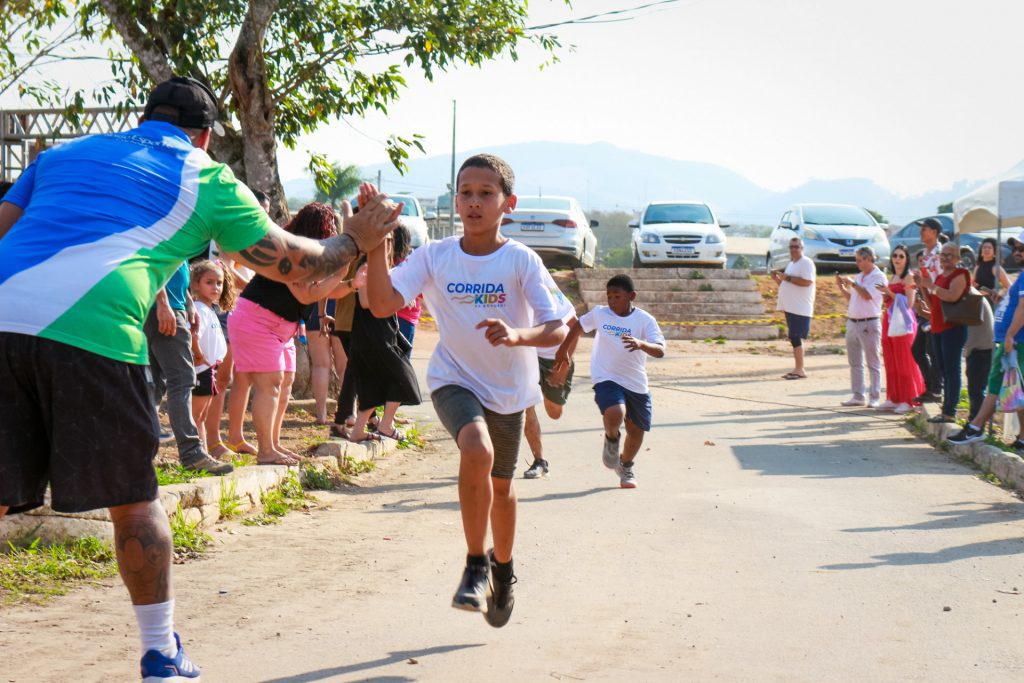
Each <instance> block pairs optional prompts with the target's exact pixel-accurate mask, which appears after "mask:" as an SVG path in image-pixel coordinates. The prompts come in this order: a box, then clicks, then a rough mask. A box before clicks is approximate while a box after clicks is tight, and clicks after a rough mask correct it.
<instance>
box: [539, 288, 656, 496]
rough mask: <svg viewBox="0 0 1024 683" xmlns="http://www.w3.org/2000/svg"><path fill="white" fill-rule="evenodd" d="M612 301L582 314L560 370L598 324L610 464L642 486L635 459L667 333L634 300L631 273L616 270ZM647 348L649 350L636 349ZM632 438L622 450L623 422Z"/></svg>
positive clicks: (599, 381) (596, 374)
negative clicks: (650, 372)
mask: <svg viewBox="0 0 1024 683" xmlns="http://www.w3.org/2000/svg"><path fill="white" fill-rule="evenodd" d="M605 290H606V295H607V297H608V305H607V306H597V307H595V308H594V309H593V310H592V311H590V312H589V313H585V314H583V315H582V316H580V319H579V320H577V321H576V322H575V323H574V324H573V326H572V328H571V329H570V330H569V334H568V336H567V337H566V338H565V341H564V342H562V346H561V348H559V349H558V353H557V354H556V355H555V371H556V372H558V373H559V376H560V373H562V372H564V371H565V369H566V368H568V365H569V362H570V361H571V360H572V357H571V355H570V354H571V353H572V350H574V349H575V348H576V341H577V340H578V339H579V336H580V335H581V334H583V333H584V332H591V331H594V330H597V335H596V337H595V338H594V347H593V349H592V350H591V352H590V378H591V382H592V383H593V385H594V401H596V402H597V407H598V408H599V409H600V410H601V415H603V416H604V449H603V452H602V456H601V457H602V460H603V461H604V466H605V467H607V468H608V469H613V470H615V471H616V472H617V473H618V475H619V486H621V487H622V488H624V489H632V488H636V475H635V474H634V472H633V461H634V460H635V459H636V454H637V452H638V451H639V450H640V446H641V445H642V444H643V442H644V432H649V431H651V394H650V392H649V390H648V387H647V367H646V366H647V356H653V357H655V358H662V357H664V355H665V336H664V335H663V334H662V333H661V328H659V327H658V321H657V320H655V319H654V316H652V315H651V314H650V313H648V312H647V311H644V310H642V309H639V308H637V307H635V306H634V305H633V301H634V300H635V299H636V287H635V286H634V285H633V279H632V278H630V277H629V276H628V275H615V276H614V277H612V278H611V279H610V280H608V284H606V285H605ZM637 351H642V352H643V353H636V352H637ZM623 423H625V426H626V442H625V444H623V446H622V453H621V455H620V453H619V441H620V438H621V435H622V432H621V427H622V425H623Z"/></svg>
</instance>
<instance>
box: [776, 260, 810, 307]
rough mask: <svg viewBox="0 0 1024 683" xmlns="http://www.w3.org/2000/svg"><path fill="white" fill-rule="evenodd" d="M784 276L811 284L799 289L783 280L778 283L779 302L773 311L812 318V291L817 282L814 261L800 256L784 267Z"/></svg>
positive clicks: (797, 286)
mask: <svg viewBox="0 0 1024 683" xmlns="http://www.w3.org/2000/svg"><path fill="white" fill-rule="evenodd" d="M785 274H786V275H790V276H792V277H799V278H803V279H804V280H810V281H811V284H810V286H808V287H801V286H799V285H795V284H793V283H792V282H786V281H785V280H783V281H782V282H781V283H779V302H778V305H776V306H775V310H776V311H785V312H786V313H792V314H793V315H802V316H805V317H807V318H812V317H814V289H815V284H816V281H817V274H816V273H815V269H814V261H812V260H811V259H810V258H808V257H807V256H801V257H800V258H798V259H797V260H796V261H791V262H790V264H789V265H788V266H786V271H785Z"/></svg>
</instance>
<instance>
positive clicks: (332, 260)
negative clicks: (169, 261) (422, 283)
mask: <svg viewBox="0 0 1024 683" xmlns="http://www.w3.org/2000/svg"><path fill="white" fill-rule="evenodd" d="M401 212H402V205H401V204H397V205H396V204H395V203H394V202H392V201H390V200H388V199H387V198H386V197H384V195H377V196H375V197H374V198H373V199H372V200H370V201H368V202H367V204H366V206H365V207H364V208H363V209H362V210H361V211H360V212H359V213H358V214H356V215H355V216H348V217H346V218H345V222H344V228H343V229H344V233H343V234H341V235H338V236H336V237H331V238H329V239H325V240H320V241H317V240H311V239H308V238H306V237H299V236H298V235H293V234H291V233H289V232H287V231H285V230H284V229H282V228H279V227H276V226H275V227H273V228H271V229H270V231H269V232H267V234H266V235H264V236H263V238H262V239H261V240H260V241H258V242H257V243H256V244H253V245H252V246H250V247H249V248H248V249H243V250H241V251H238V252H233V253H229V254H228V256H229V257H230V258H233V259H235V260H236V261H239V262H241V263H243V264H244V265H247V266H248V267H249V268H252V269H253V270H254V271H256V272H257V273H259V274H260V275H263V276H264V277H267V278H270V279H271V280H278V281H280V282H309V281H314V280H323V279H326V278H327V277H329V276H331V275H333V274H335V273H337V272H338V271H339V270H341V269H343V268H346V267H347V266H348V265H349V264H350V263H351V262H352V261H354V260H355V259H356V258H358V256H359V254H360V253H365V252H366V251H368V250H373V249H374V248H375V247H376V246H377V245H378V244H380V243H381V242H382V241H383V239H384V237H385V235H387V234H388V233H389V232H391V231H392V230H394V229H395V227H397V225H398V216H399V215H400V214H401Z"/></svg>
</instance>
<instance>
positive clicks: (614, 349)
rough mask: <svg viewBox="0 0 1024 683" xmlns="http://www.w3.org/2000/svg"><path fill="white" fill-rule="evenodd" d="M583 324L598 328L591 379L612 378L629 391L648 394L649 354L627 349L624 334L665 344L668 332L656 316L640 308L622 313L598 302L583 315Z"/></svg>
mask: <svg viewBox="0 0 1024 683" xmlns="http://www.w3.org/2000/svg"><path fill="white" fill-rule="evenodd" d="M580 327H582V328H583V331H584V332H592V331H594V330H596V331H597V334H596V335H594V347H593V349H592V350H591V352H590V381H591V383H592V384H597V383H598V382H604V381H607V380H611V381H612V382H615V383H616V384H618V385H620V386H622V387H624V388H626V389H629V390H630V391H634V392H636V393H638V394H646V393H647V391H648V389H647V354H646V353H644V352H643V351H630V350H629V349H627V348H626V347H625V345H624V344H623V343H622V335H624V334H628V335H629V336H631V337H634V338H635V339H640V340H642V341H645V342H650V343H651V344H659V345H661V346H664V345H665V335H663V334H662V333H661V328H660V327H658V321H657V320H655V319H654V316H653V315H651V314H650V313H648V312H647V311H644V310H641V309H639V308H634V309H633V312H632V313H630V314H629V315H627V316H619V315H616V313H615V312H614V311H612V309H610V308H609V307H607V306H597V307H595V308H594V309H593V310H592V311H590V312H589V313H585V314H583V315H582V316H580Z"/></svg>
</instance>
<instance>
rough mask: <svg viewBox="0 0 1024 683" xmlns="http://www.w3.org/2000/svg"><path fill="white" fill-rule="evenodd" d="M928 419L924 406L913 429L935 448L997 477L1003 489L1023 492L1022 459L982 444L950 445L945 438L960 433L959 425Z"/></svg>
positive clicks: (916, 418) (915, 417)
mask: <svg viewBox="0 0 1024 683" xmlns="http://www.w3.org/2000/svg"><path fill="white" fill-rule="evenodd" d="M929 417H930V415H929V414H928V409H927V407H926V406H922V407H921V411H920V412H919V413H917V415H915V416H914V418H913V419H912V422H913V424H914V426H916V427H917V428H918V429H920V430H922V431H923V432H924V433H925V434H926V435H928V436H929V437H930V438H931V440H932V441H933V442H934V444H935V446H936V448H942V449H944V450H947V451H948V452H950V453H952V454H953V455H956V456H959V457H961V458H966V459H968V460H970V461H971V462H973V463H974V464H975V465H977V466H978V467H980V468H981V469H982V471H984V472H985V473H987V474H992V475H995V476H996V477H998V478H999V480H1000V481H1002V482H1003V484H1005V485H1006V486H1009V487H1012V488H1014V489H1016V490H1017V491H1019V492H1020V493H1024V459H1022V458H1021V457H1020V456H1019V455H1017V454H1015V453H1011V452H1009V451H1004V450H1003V449H1001V448H998V447H996V446H993V445H991V444H987V443H985V442H984V441H975V442H974V443H969V444H960V445H953V444H951V443H949V442H948V441H946V439H947V438H948V437H950V436H952V435H953V434H956V433H957V432H959V431H960V429H961V427H960V425H958V424H951V423H948V422H939V423H932V422H928V418H929Z"/></svg>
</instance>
